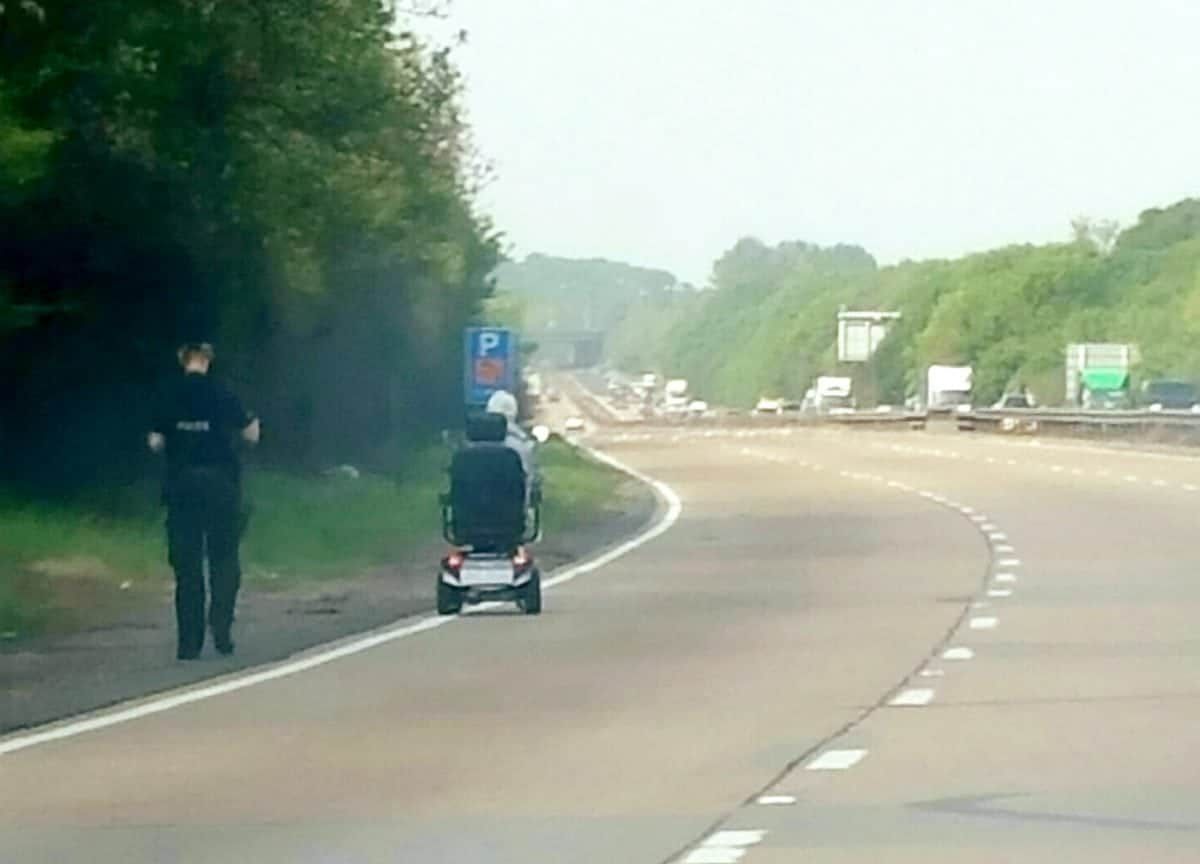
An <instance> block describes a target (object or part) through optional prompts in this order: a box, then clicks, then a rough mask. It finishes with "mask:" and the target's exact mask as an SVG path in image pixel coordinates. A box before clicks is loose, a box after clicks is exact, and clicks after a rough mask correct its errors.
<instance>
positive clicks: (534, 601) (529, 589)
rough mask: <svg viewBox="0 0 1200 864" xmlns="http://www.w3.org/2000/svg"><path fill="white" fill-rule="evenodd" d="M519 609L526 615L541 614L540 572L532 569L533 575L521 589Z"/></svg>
mask: <svg viewBox="0 0 1200 864" xmlns="http://www.w3.org/2000/svg"><path fill="white" fill-rule="evenodd" d="M521 611H522V612H524V613H525V614H526V615H541V614H542V572H541V571H540V570H534V571H533V575H532V576H531V577H530V579H529V581H528V582H527V583H526V584H525V587H524V588H522V589H521Z"/></svg>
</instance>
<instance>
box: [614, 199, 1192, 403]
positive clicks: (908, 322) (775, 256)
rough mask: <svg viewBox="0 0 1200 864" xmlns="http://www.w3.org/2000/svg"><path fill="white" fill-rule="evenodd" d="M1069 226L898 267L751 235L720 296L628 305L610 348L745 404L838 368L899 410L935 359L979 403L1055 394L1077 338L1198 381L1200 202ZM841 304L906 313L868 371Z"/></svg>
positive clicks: (794, 391) (840, 250) (728, 260)
mask: <svg viewBox="0 0 1200 864" xmlns="http://www.w3.org/2000/svg"><path fill="white" fill-rule="evenodd" d="M1071 229H1072V230H1071V236H1070V238H1069V239H1068V240H1067V241H1065V242H1062V243H1051V244H1044V245H1019V246H1010V247H1005V248H1002V249H996V250H993V251H989V252H984V253H980V254H974V255H968V256H965V257H963V258H958V259H954V260H932V261H916V262H913V261H907V262H903V263H900V264H897V265H894V266H889V267H879V266H877V264H876V262H875V261H874V259H872V258H871V256H870V255H869V254H867V253H866V252H865V251H864V250H862V249H859V248H857V247H853V246H840V247H834V248H820V247H817V246H813V245H811V244H806V243H801V242H791V243H782V244H778V245H775V246H768V245H766V244H764V243H762V242H761V241H758V240H756V239H753V238H745V239H742V240H740V241H739V242H738V243H736V244H735V245H734V246H733V247H731V248H730V249H729V250H728V251H727V252H725V253H724V254H723V255H722V256H721V258H720V259H718V261H717V262H716V264H715V265H714V267H713V272H712V280H711V282H712V284H711V290H707V291H702V292H699V293H696V294H692V295H680V296H669V297H658V298H652V299H650V300H649V301H646V302H640V303H638V304H636V305H634V306H633V307H631V308H630V309H629V311H628V313H627V314H626V315H625V316H624V318H623V323H622V324H621V326H620V327H618V328H617V329H616V331H615V332H614V333H613V334H611V336H610V339H609V345H610V349H611V352H612V353H611V356H612V359H613V361H614V362H616V363H617V364H619V365H622V366H624V367H627V368H629V369H631V370H636V369H639V368H643V367H652V368H658V369H661V370H663V371H665V372H667V373H668V374H673V375H680V376H685V377H687V378H688V379H689V380H690V381H691V382H692V384H693V388H694V389H695V391H696V392H697V393H700V394H702V395H704V396H705V397H706V398H709V399H712V400H714V401H719V402H723V403H725V404H731V405H742V406H745V405H750V404H753V403H754V401H755V400H756V399H758V398H759V397H760V396H762V395H767V394H770V395H776V394H778V395H783V396H789V397H793V398H799V397H800V396H801V395H803V393H804V391H805V390H806V389H807V388H808V387H809V386H811V382H812V380H813V379H814V378H815V377H816V376H817V375H820V374H829V373H835V372H838V371H843V372H854V373H856V374H857V375H858V377H859V379H860V383H862V384H863V385H865V388H864V389H869V390H870V391H872V392H870V393H868V394H866V395H867V396H868V397H869V398H870V397H873V399H875V400H878V401H879V402H881V403H889V404H901V403H902V402H903V401H904V399H905V398H906V397H907V396H909V395H911V394H914V393H916V392H917V390H918V386H919V376H920V374H921V370H922V369H924V368H925V367H926V366H927V365H929V364H932V363H952V364H957V363H963V364H970V365H972V366H974V368H975V382H976V396H977V399H978V400H979V401H980V402H989V401H991V400H994V399H995V398H997V397H999V396H1000V395H1001V394H1002V393H1003V392H1005V390H1006V389H1008V388H1013V387H1030V388H1031V389H1032V390H1033V392H1034V393H1035V395H1036V396H1037V397H1038V398H1039V400H1040V401H1042V402H1043V403H1046V404H1054V403H1056V402H1058V401H1060V400H1061V399H1062V397H1063V386H1064V373H1063V358H1064V348H1065V346H1066V345H1067V344H1068V343H1070V342H1127V343H1134V344H1136V345H1137V346H1138V347H1139V350H1140V355H1141V368H1140V370H1139V372H1140V374H1141V375H1142V376H1143V377H1160V376H1169V377H1179V378H1185V379H1190V380H1193V381H1198V382H1200V350H1197V349H1196V346H1197V345H1198V344H1200V200H1197V199H1186V200H1183V201H1180V202H1178V203H1176V204H1174V205H1172V206H1170V207H1166V208H1162V209H1158V208H1156V209H1151V210H1147V211H1146V212H1144V213H1142V214H1141V216H1140V217H1139V219H1138V221H1137V223H1136V224H1134V225H1132V226H1130V227H1129V228H1127V229H1125V230H1124V231H1119V230H1117V227H1116V226H1115V224H1113V223H1111V222H1093V221H1091V220H1085V219H1081V220H1076V221H1075V222H1074V223H1073V224H1072V226H1071ZM842 306H847V307H849V308H852V309H881V310H888V311H899V312H901V313H902V315H903V317H902V319H901V320H900V321H899V323H898V324H897V325H896V326H895V327H894V328H893V330H892V331H891V333H890V334H889V336H888V338H887V339H886V340H885V341H884V342H883V344H882V345H881V347H880V350H879V352H878V354H877V355H876V356H875V357H874V358H873V360H872V363H871V364H870V367H869V368H867V369H862V370H859V369H853V368H846V367H843V368H842V369H839V367H838V364H837V358H836V351H835V335H836V328H835V318H836V315H837V312H838V309H839V308H840V307H842Z"/></svg>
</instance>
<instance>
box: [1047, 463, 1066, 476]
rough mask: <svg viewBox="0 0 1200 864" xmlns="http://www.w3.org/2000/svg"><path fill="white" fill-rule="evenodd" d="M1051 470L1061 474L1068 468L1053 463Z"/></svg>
mask: <svg viewBox="0 0 1200 864" xmlns="http://www.w3.org/2000/svg"><path fill="white" fill-rule="evenodd" d="M1050 470H1051V471H1052V472H1054V473H1055V474H1061V473H1062V472H1063V471H1065V470H1067V469H1066V468H1064V467H1063V466H1062V465H1051V466H1050Z"/></svg>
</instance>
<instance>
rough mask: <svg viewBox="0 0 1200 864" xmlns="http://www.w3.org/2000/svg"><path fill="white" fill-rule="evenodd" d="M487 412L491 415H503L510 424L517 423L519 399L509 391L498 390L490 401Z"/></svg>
mask: <svg viewBox="0 0 1200 864" xmlns="http://www.w3.org/2000/svg"><path fill="white" fill-rule="evenodd" d="M487 410H488V413H489V414H503V415H504V418H505V419H506V420H508V422H509V423H516V422H517V410H518V409H517V397H515V396H513V395H512V394H511V393H509V392H508V391H507V390H497V391H496V392H495V393H493V394H492V398H490V399H488V403H487Z"/></svg>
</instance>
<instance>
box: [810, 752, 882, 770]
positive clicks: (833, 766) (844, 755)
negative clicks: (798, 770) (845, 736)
mask: <svg viewBox="0 0 1200 864" xmlns="http://www.w3.org/2000/svg"><path fill="white" fill-rule="evenodd" d="M866 755H867V751H866V750H826V751H825V752H824V753H822V754H821V755H820V756H818V757H817V758H816V759H814V760H812V761H811V762H809V763H808V764H807V765H805V766H804V770H805V771H845V770H846V769H847V768H853V767H854V766H855V765H857V764H858V763H859V762H861V761H862V760H863V759H864V758H866Z"/></svg>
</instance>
